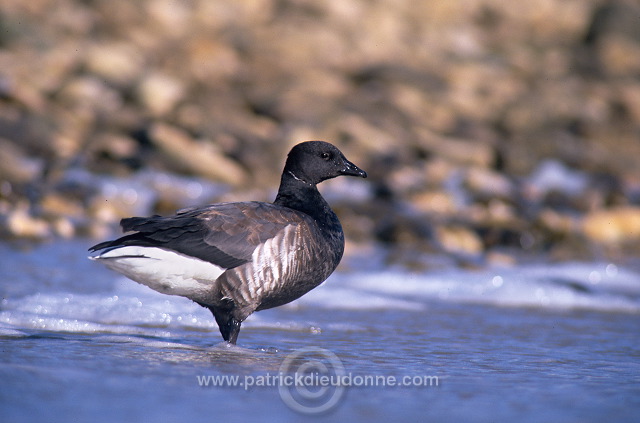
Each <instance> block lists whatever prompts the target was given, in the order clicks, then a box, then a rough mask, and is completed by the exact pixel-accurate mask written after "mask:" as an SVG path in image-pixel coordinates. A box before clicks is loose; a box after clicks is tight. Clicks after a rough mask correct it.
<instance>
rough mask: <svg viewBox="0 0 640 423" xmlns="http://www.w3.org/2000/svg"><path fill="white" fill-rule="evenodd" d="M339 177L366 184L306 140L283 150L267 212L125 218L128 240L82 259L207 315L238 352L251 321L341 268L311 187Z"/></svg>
mask: <svg viewBox="0 0 640 423" xmlns="http://www.w3.org/2000/svg"><path fill="white" fill-rule="evenodd" d="M340 175H351V176H359V177H362V178H366V177H367V174H366V172H365V171H364V170H362V169H360V168H359V167H357V166H356V165H354V164H353V163H351V162H350V161H349V160H347V159H346V158H345V157H344V155H343V154H342V152H340V150H338V149H337V148H336V147H335V146H333V145H331V144H329V143H327V142H323V141H307V142H303V143H300V144H298V145H296V146H295V147H293V148H292V149H291V151H290V152H289V155H288V157H287V161H286V164H285V166H284V170H283V172H282V177H281V180H280V188H279V189H278V195H277V196H276V199H275V201H274V202H273V204H271V203H262V202H256V201H253V202H239V203H220V204H213V205H209V206H205V207H201V208H189V209H184V210H180V211H178V212H177V213H176V214H175V215H174V216H168V217H162V216H157V215H156V216H151V217H130V218H127V219H122V221H121V222H120V225H121V226H122V230H123V231H124V232H129V231H133V233H132V234H129V235H125V236H123V237H121V238H118V239H116V240H114V241H106V242H101V243H100V244H97V245H94V246H93V247H91V248H90V249H89V251H92V252H96V253H95V254H93V255H92V256H90V257H89V258H91V259H93V260H97V261H99V262H101V263H103V264H104V265H106V266H107V267H108V268H110V269H113V270H115V271H117V272H119V273H122V274H123V275H125V276H127V277H128V278H130V279H132V280H134V281H136V282H139V283H141V284H143V285H146V286H148V287H150V288H152V289H154V290H156V291H158V292H162V293H163V294H169V295H181V296H183V297H187V298H189V299H191V300H193V301H195V302H196V303H198V304H200V305H202V306H203V307H206V308H208V309H209V310H211V312H212V313H213V316H214V317H215V319H216V322H217V323H218V327H219V328H220V332H221V333H222V337H223V338H224V340H225V341H228V342H229V343H232V344H235V343H236V340H237V338H238V333H239V332H240V325H241V323H242V322H243V321H244V320H245V319H246V318H247V317H248V316H249V315H250V314H251V313H253V312H254V311H259V310H265V309H268V308H272V307H277V306H280V305H283V304H286V303H288V302H291V301H293V300H295V299H297V298H299V297H301V296H302V295H304V294H306V293H307V292H309V291H310V290H311V289H313V288H315V287H316V286H318V285H320V284H321V283H322V282H323V281H324V280H325V279H327V277H329V275H330V274H331V273H332V272H333V271H334V269H335V268H336V266H337V265H338V263H339V262H340V259H341V258H342V253H343V252H344V234H343V232H342V226H341V225H340V221H339V220H338V217H337V216H336V215H335V213H334V212H333V210H331V208H330V207H329V204H327V202H326V201H325V199H324V198H323V197H322V195H320V192H318V189H317V188H316V184H318V183H320V182H322V181H324V180H326V179H330V178H335V177H336V176H340Z"/></svg>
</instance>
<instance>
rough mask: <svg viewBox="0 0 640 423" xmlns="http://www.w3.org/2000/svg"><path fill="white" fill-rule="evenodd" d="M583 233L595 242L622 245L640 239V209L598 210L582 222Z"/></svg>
mask: <svg viewBox="0 0 640 423" xmlns="http://www.w3.org/2000/svg"><path fill="white" fill-rule="evenodd" d="M582 231H583V233H584V234H585V235H586V236H587V238H588V239H590V240H591V241H593V242H597V243H602V244H620V243H624V242H625V241H633V240H638V239H640V207H637V206H627V207H618V208H614V209H608V210H597V211H594V212H591V213H589V214H587V215H586V216H585V217H584V218H583V220H582Z"/></svg>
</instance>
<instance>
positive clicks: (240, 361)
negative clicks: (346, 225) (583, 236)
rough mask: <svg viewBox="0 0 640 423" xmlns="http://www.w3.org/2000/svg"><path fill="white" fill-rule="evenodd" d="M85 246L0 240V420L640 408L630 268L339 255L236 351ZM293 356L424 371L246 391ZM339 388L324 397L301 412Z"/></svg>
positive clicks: (493, 417)
mask: <svg viewBox="0 0 640 423" xmlns="http://www.w3.org/2000/svg"><path fill="white" fill-rule="evenodd" d="M89 244H90V242H89V241H86V242H85V241H68V242H62V243H58V244H55V245H54V244H48V245H43V246H39V247H36V248H32V249H28V250H16V249H15V248H13V247H11V246H9V245H6V244H1V245H0V269H2V270H1V271H2V274H1V278H0V294H1V295H2V302H1V303H0V351H1V354H2V360H1V363H0V380H1V381H2V383H1V384H0V420H1V421H2V422H24V421H49V422H58V421H59V422H67V421H92V422H107V421H109V422H110V421H155V422H184V421H201V422H206V421H221V420H224V421H231V422H234V421H242V422H246V421H249V419H255V418H256V417H258V418H260V420H264V421H273V422H276V421H285V422H286V421H291V422H294V421H295V422H298V421H301V420H306V419H309V420H314V421H325V420H341V421H353V422H361V421H362V422H365V421H366V422H369V421H427V420H429V419H439V420H444V419H446V421H479V422H493V421H525V422H526V421H545V422H556V421H557V422H588V421H594V422H595V421H603V420H605V419H606V420H609V421H637V415H639V414H640V331H639V329H640V273H638V272H637V271H636V270H635V269H634V268H632V267H630V266H625V265H622V264H613V263H607V262H603V263H564V264H548V263H545V264H532V265H526V266H517V267H511V268H487V269H482V270H475V271H469V270H461V269H457V268H454V267H449V266H441V267H439V268H437V269H434V270H432V271H430V272H424V273H411V272H407V271H405V270H403V269H390V268H384V267H379V268H378V267H376V266H375V265H372V264H371V263H368V264H367V266H366V267H365V266H364V265H363V263H366V258H364V259H363V258H360V259H358V260H353V261H352V262H349V261H348V260H347V261H346V262H345V266H343V268H342V270H341V271H339V272H337V273H335V274H334V275H333V276H332V277H331V278H330V279H329V280H328V281H327V283H325V284H324V285H323V286H321V287H319V288H318V289H316V290H314V291H313V292H312V293H310V294H309V295H307V296H305V297H303V298H302V299H300V300H298V301H296V302H294V303H292V304H290V305H287V306H284V307H281V308H278V309H274V310H268V311H264V312H260V313H257V314H255V315H253V316H251V317H250V318H249V319H248V320H247V322H245V324H243V329H242V331H241V333H240V338H239V342H238V346H237V347H228V346H226V345H225V344H223V343H221V342H220V340H221V338H220V335H219V333H218V331H217V328H216V326H215V323H214V321H213V319H212V317H211V315H210V314H209V312H208V311H207V310H205V309H203V308H201V307H199V306H197V305H195V304H193V303H191V302H189V301H188V300H185V299H182V298H178V297H168V296H163V295H161V294H158V293H155V292H153V291H151V290H149V289H148V288H146V287H143V286H140V285H137V284H135V283H134V282H131V281H128V280H126V279H124V278H122V277H121V276H119V275H117V274H115V273H111V272H109V271H107V270H105V269H103V268H102V267H100V266H99V265H97V264H95V263H92V262H89V261H88V260H86V259H85V251H84V250H85V249H86V246H87V245H89ZM372 257H373V256H372ZM371 260H373V259H371ZM302 348H312V351H308V352H306V353H304V352H301V349H302ZM295 355H298V360H295V361H292V362H291V363H290V365H289V366H288V367H287V368H286V369H285V368H284V367H283V366H284V364H285V363H287V360H289V361H291V360H290V359H288V358H289V357H293V356H295ZM333 355H335V357H336V358H337V360H338V361H339V362H338V363H337V364H336V363H335V361H332V357H333ZM340 366H341V367H340ZM292 369H293V370H298V371H300V372H302V371H303V370H304V369H306V370H307V371H310V372H311V373H312V374H314V372H315V374H317V375H332V372H333V373H339V371H342V373H340V374H342V375H343V376H344V375H347V376H350V377H351V382H352V384H354V383H353V382H357V381H359V380H364V378H365V377H367V376H370V377H372V378H373V377H378V381H382V380H383V379H384V380H385V381H387V380H389V378H391V379H394V378H395V380H397V381H401V380H403V378H408V379H406V380H408V381H410V382H413V381H416V382H418V381H425V383H423V384H422V385H419V384H418V385H419V386H415V384H414V386H401V387H398V386H389V385H388V384H387V385H386V386H381V385H380V384H379V385H378V386H348V387H343V388H340V387H335V386H331V387H327V388H322V387H318V386H316V385H314V386H311V387H303V388H300V389H298V388H291V387H288V388H283V389H284V390H285V391H286V390H287V389H289V392H290V393H291V394H292V397H293V404H292V400H291V399H288V400H287V399H286V398H285V400H283V394H282V393H281V392H280V390H279V388H278V386H251V387H248V388H247V386H246V384H247V383H248V382H251V381H252V382H253V383H254V385H255V382H256V381H257V380H260V379H261V378H262V380H265V379H266V378H267V377H268V376H274V375H289V373H287V372H286V371H285V370H292ZM204 377H230V378H233V377H238V386H211V385H210V386H200V385H201V384H200V383H199V378H200V379H201V380H204V379H202V378H204ZM358 377H359V378H360V379H358ZM220 380H222V379H220ZM229 380H231V379H229ZM436 380H437V386H435V385H434V384H432V385H431V386H429V385H427V383H426V381H431V382H435V381H436ZM240 384H242V385H240ZM425 385H427V386H425ZM305 389H306V391H305ZM323 389H324V390H323ZM340 389H341V390H340ZM305 392H306V397H305ZM336 392H338V394H336V395H337V396H336V398H337V400H336V401H335V405H333V406H332V407H330V409H329V410H326V411H324V412H323V413H321V414H319V415H312V416H307V415H306V414H303V413H304V412H307V413H309V412H312V413H313V412H314V411H313V410H314V407H315V408H319V407H320V406H321V405H322V402H323V401H328V400H329V399H328V398H329V397H331V395H332V394H335V393H336ZM320 394H326V395H324V396H322V395H320ZM284 395H285V397H286V393H285V394H284ZM314 395H317V397H314ZM301 408H302V410H301Z"/></svg>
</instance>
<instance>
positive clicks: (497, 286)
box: [340, 263, 640, 313]
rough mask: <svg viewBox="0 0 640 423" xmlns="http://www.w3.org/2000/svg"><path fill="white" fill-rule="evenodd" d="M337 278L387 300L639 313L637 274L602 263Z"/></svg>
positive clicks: (639, 286) (341, 283)
mask: <svg viewBox="0 0 640 423" xmlns="http://www.w3.org/2000/svg"><path fill="white" fill-rule="evenodd" d="M613 269H615V270H613ZM341 279H342V280H341V281H340V285H341V287H347V289H352V290H353V291H352V292H353V293H356V292H365V293H371V292H374V293H378V294H383V296H384V297H385V298H388V300H389V301H390V302H391V301H394V300H398V299H403V298H404V299H406V298H411V301H412V302H415V301H416V299H422V300H425V299H426V300H444V301H450V302H473V303H481V304H490V305H496V306H508V307H539V308H556V309H591V310H599V311H614V312H615V311H617V312H627V313H640V275H637V274H635V273H633V272H630V271H626V270H621V269H618V267H617V266H615V265H611V264H606V263H604V264H603V263H600V264H587V263H565V264H558V265H552V266H547V265H537V266H522V267H517V268H512V269H489V270H484V271H477V272H474V271H462V270H448V271H439V272H435V273H426V274H411V273H401V272H382V273H380V272H377V273H372V274H369V275H363V274H357V276H347V277H342V278H341ZM342 289H344V288H342ZM345 292H347V291H345ZM342 301H345V299H344V298H342ZM389 305H391V303H389Z"/></svg>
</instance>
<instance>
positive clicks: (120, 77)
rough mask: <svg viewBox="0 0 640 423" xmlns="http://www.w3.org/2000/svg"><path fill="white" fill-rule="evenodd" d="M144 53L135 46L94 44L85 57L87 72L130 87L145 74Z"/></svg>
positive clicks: (119, 43)
mask: <svg viewBox="0 0 640 423" xmlns="http://www.w3.org/2000/svg"><path fill="white" fill-rule="evenodd" d="M144 57H145V55H144V53H143V52H142V51H140V50H138V49H137V48H136V46H135V44H132V43H126V42H121V41H111V42H105V43H97V44H93V45H92V46H91V47H90V48H89V49H88V51H87V53H86V55H85V59H84V60H85V66H86V67H87V70H88V71H89V72H91V73H93V74H95V75H97V76H98V77H100V78H102V79H104V80H106V81H108V82H110V83H112V84H117V85H119V86H122V87H128V86H131V85H132V84H133V82H135V81H136V80H137V79H138V77H139V76H140V75H141V74H142V73H143V64H144Z"/></svg>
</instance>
